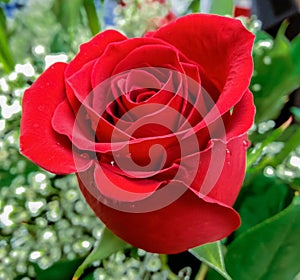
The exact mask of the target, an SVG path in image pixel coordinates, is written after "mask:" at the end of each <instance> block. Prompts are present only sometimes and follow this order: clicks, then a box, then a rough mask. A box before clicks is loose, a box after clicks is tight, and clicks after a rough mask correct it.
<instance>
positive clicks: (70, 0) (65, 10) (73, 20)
mask: <svg viewBox="0 0 300 280" xmlns="http://www.w3.org/2000/svg"><path fill="white" fill-rule="evenodd" d="M82 1H83V0H55V2H54V7H53V11H54V13H55V15H56V17H57V20H58V22H59V23H60V24H61V26H62V28H63V30H67V31H68V33H69V35H70V40H72V39H73V38H74V36H75V30H76V25H77V24H78V22H79V19H80V8H81V7H82V5H83V2H82Z"/></svg>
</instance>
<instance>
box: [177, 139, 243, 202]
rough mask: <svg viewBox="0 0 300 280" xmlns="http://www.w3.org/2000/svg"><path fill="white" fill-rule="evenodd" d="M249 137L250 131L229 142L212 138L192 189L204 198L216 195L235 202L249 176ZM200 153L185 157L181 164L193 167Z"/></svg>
mask: <svg viewBox="0 0 300 280" xmlns="http://www.w3.org/2000/svg"><path fill="white" fill-rule="evenodd" d="M246 140H247V135H242V136H239V137H236V138H233V139H232V140H231V141H229V142H228V143H227V144H226V143H223V142H222V141H218V140H214V141H212V142H213V145H212V146H211V147H210V148H209V149H207V150H205V151H203V152H201V153H200V161H198V162H199V165H198V168H197V174H196V176H195V177H194V180H193V184H191V187H190V189H191V190H193V191H194V192H195V193H196V194H197V195H199V196H201V197H202V198H203V199H204V200H208V201H210V199H213V200H214V201H218V202H219V203H222V204H225V205H229V206H231V205H232V204H233V203H234V201H235V199H236V197H237V195H238V193H239V191H240V188H241V186H242V183H243V180H244V177H245V166H246V149H247V145H246V142H245V141H246ZM197 157H199V155H191V156H187V157H186V158H183V159H182V160H181V164H184V165H185V169H186V170H193V169H192V168H195V164H194V162H195V160H196V159H197ZM195 158H196V159H195ZM185 180H190V178H187V179H185Z"/></svg>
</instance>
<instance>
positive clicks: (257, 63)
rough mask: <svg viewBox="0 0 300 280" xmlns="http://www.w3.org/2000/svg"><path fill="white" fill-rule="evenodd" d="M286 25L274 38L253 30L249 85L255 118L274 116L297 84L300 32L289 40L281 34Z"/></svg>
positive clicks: (285, 24)
mask: <svg viewBox="0 0 300 280" xmlns="http://www.w3.org/2000/svg"><path fill="white" fill-rule="evenodd" d="M286 27H287V23H284V24H283V25H282V26H281V28H280V30H279V32H278V34H277V36H276V38H275V40H273V39H272V37H270V36H269V35H267V34H266V33H264V32H262V31H259V32H257V34H256V41H255V45H254V51H253V59H254V74H253V78H252V81H251V87H250V89H251V90H252V92H253V94H254V97H255V99H254V101H255V105H256V108H257V112H256V117H255V119H256V122H261V121H266V120H269V119H274V118H276V117H278V115H279V113H280V110H281V109H282V107H283V106H284V104H285V103H286V101H287V99H288V95H289V94H290V93H291V92H292V91H293V90H295V89H296V88H298V87H299V86H300V56H299V52H300V36H298V37H296V38H295V39H294V40H293V41H292V42H289V41H288V40H287V38H286V37H285V35H284V33H285V30H286ZM270 106H271V107H270Z"/></svg>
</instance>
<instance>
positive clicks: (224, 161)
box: [20, 14, 255, 253]
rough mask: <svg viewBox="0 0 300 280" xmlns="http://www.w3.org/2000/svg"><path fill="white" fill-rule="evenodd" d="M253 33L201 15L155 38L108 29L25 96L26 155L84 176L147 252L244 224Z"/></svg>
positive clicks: (91, 198)
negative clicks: (241, 208) (238, 205)
mask: <svg viewBox="0 0 300 280" xmlns="http://www.w3.org/2000/svg"><path fill="white" fill-rule="evenodd" d="M253 37H254V36H253V35H252V34H251V33H250V32H248V31H247V30H246V29H245V28H244V27H243V25H242V24H241V23H240V21H238V20H234V19H230V18H225V17H220V16H215V15H199V14H193V15H188V16H185V17H182V18H180V19H178V20H176V21H174V22H172V23H170V24H168V25H166V26H164V27H162V28H161V29H159V30H157V31H156V32H152V33H148V34H147V35H146V36H145V37H144V38H133V39H127V38H126V37H124V36H123V35H122V34H120V33H119V32H117V31H113V30H108V31H104V32H102V33H100V34H98V35H97V36H95V37H94V38H93V39H92V40H91V41H89V42H87V43H85V44H83V45H82V46H81V47H80V52H79V53H78V54H77V56H76V57H75V58H74V59H73V60H72V61H71V62H70V63H68V64H66V63H56V64H54V65H53V66H52V67H50V68H49V69H47V70H46V71H45V72H44V73H43V74H42V75H41V76H40V78H39V79H38V80H37V81H36V82H35V83H34V84H33V85H32V86H31V87H30V88H29V89H28V90H27V91H26V92H25V94H24V99H23V116H22V121H21V138H20V141H21V151H22V153H23V154H24V155H25V156H27V157H28V158H30V159H31V160H32V161H34V162H35V163H36V164H38V165H40V166H41V167H43V168H45V169H46V170H48V171H50V172H53V173H56V174H68V173H73V172H76V174H77V178H78V181H79V184H80V188H81V190H82V192H83V194H84V196H85V198H86V200H87V202H88V203H89V204H90V206H91V207H92V209H93V210H94V211H95V213H96V215H97V216H98V217H99V218H100V219H101V220H102V221H103V222H104V223H105V224H106V226H107V227H108V228H109V229H110V230H111V231H112V232H114V233H115V234H116V235H118V236H119V237H120V238H122V239H124V240H126V241H127V242H129V243H131V244H132V245H134V246H136V247H140V248H143V249H145V250H147V251H151V252H157V253H177V252H180V251H184V250H187V249H189V248H192V247H195V246H197V245H201V244H204V243H207V242H212V241H215V240H219V239H222V238H224V237H226V236H228V235H229V234H230V233H231V232H232V231H233V230H235V229H236V228H237V227H238V226H239V224H240V219H239V215H238V214H237V213H236V211H235V210H234V209H232V207H231V206H232V205H233V203H234V201H235V199H236V197H237V195H238V192H239V190H240V187H241V184H242V181H243V178H244V175H245V157H246V148H247V134H246V133H247V131H248V129H249V128H250V127H251V125H252V123H253V117H254V111H255V109H254V105H253V100H252V94H251V93H250V92H249V90H248V85H249V81H250V77H251V74H252V67H253V65H252V58H251V50H252V44H253Z"/></svg>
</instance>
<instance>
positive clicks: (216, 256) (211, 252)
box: [189, 241, 231, 280]
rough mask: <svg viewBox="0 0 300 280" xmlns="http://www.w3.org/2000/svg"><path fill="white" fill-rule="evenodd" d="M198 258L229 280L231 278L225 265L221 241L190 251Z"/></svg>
mask: <svg viewBox="0 0 300 280" xmlns="http://www.w3.org/2000/svg"><path fill="white" fill-rule="evenodd" d="M189 251H190V252H191V253H192V254H193V255H194V256H195V257H196V258H198V259H199V260H200V261H202V262H204V263H206V264H207V265H208V266H209V267H211V268H212V269H214V270H215V271H217V272H219V273H220V274H221V275H222V276H224V277H225V279H227V280H231V277H230V276H229V275H228V274H227V272H226V269H225V264H224V256H223V252H222V245H221V242H220V241H217V242H213V243H208V244H204V245H202V246H199V247H196V248H193V249H190V250H189Z"/></svg>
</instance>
